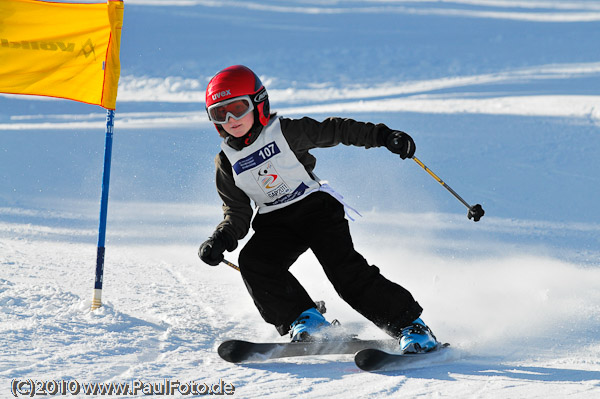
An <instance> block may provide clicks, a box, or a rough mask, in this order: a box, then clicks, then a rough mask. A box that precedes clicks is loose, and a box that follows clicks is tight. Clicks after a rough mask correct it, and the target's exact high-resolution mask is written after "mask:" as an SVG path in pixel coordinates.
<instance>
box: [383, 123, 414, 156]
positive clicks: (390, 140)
mask: <svg viewBox="0 0 600 399" xmlns="http://www.w3.org/2000/svg"><path fill="white" fill-rule="evenodd" d="M385 146H386V147H387V149H388V150H390V151H391V152H393V153H394V154H399V155H400V158H402V159H406V158H412V157H413V155H415V149H416V146H415V142H414V141H413V139H412V137H410V136H409V135H408V134H406V133H404V132H401V131H399V130H392V131H391V132H390V133H389V134H388V136H387V137H386V139H385Z"/></svg>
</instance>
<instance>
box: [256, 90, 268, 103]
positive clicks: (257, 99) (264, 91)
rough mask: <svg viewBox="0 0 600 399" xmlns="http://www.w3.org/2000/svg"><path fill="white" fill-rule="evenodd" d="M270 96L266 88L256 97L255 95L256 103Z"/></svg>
mask: <svg viewBox="0 0 600 399" xmlns="http://www.w3.org/2000/svg"><path fill="white" fill-rule="evenodd" d="M267 97H269V96H268V94H267V91H266V90H265V89H262V90H261V91H260V92H259V93H258V94H257V95H256V96H255V97H254V102H255V103H260V102H263V101H265V99H266V98H267Z"/></svg>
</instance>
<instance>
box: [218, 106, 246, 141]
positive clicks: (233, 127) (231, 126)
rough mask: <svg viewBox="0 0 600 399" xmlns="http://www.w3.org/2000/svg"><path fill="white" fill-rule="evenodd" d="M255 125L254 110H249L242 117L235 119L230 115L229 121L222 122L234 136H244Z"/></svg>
mask: <svg viewBox="0 0 600 399" xmlns="http://www.w3.org/2000/svg"><path fill="white" fill-rule="evenodd" d="M252 125H254V112H249V113H248V115H246V116H244V117H243V118H241V119H233V118H232V117H229V119H227V122H225V123H223V124H221V126H223V129H225V131H226V132H227V133H229V134H230V135H232V136H233V137H242V136H244V135H245V134H246V133H248V132H249V131H250V128H252Z"/></svg>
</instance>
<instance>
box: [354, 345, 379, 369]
mask: <svg viewBox="0 0 600 399" xmlns="http://www.w3.org/2000/svg"><path fill="white" fill-rule="evenodd" d="M385 354H386V352H384V351H382V350H380V349H363V350H361V351H358V352H357V353H356V354H355V355H354V363H355V364H356V366H357V367H358V368H359V369H361V370H364V371H375V370H378V369H379V368H380V367H381V364H382V363H383V361H382V357H383V355H385Z"/></svg>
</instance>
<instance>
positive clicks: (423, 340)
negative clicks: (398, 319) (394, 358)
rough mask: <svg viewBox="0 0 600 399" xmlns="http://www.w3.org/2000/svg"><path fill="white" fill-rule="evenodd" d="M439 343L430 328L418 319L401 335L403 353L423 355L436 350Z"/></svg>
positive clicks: (403, 330) (404, 329)
mask: <svg viewBox="0 0 600 399" xmlns="http://www.w3.org/2000/svg"><path fill="white" fill-rule="evenodd" d="M438 345H439V342H438V341H437V339H436V338H435V335H433V333H432V332H431V330H430V329H429V327H427V325H426V324H425V323H424V322H423V320H421V318H418V319H417V320H415V321H413V322H412V324H411V325H410V326H408V327H404V328H403V329H402V332H401V333H400V350H401V351H402V353H421V352H429V351H431V350H433V349H435V348H436V347H437V346H438Z"/></svg>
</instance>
